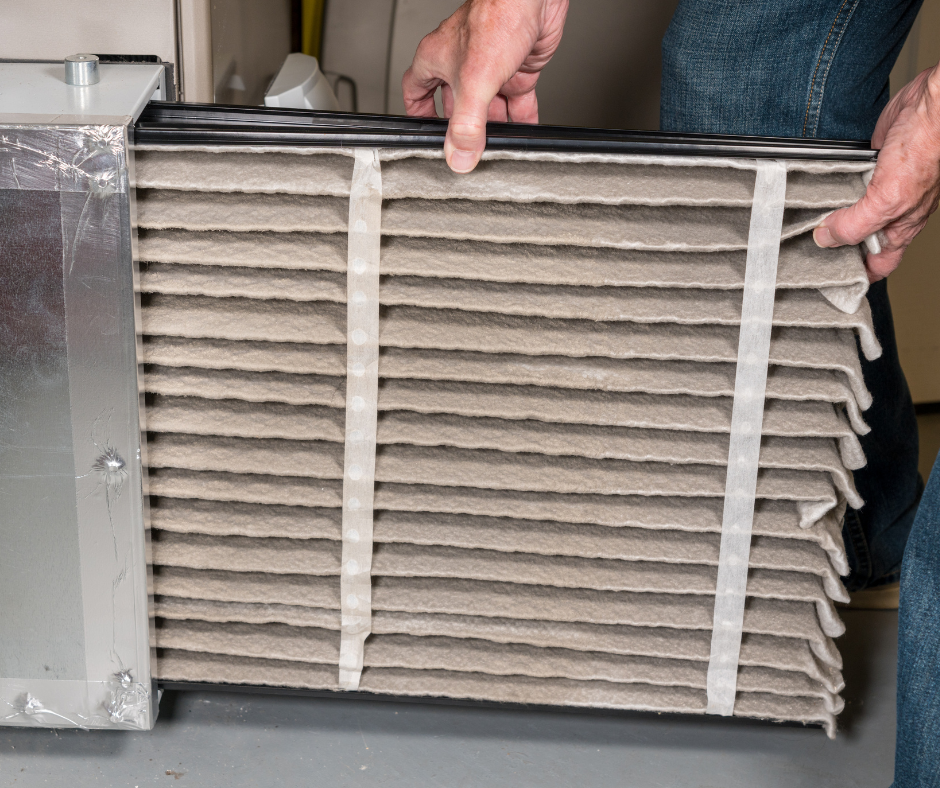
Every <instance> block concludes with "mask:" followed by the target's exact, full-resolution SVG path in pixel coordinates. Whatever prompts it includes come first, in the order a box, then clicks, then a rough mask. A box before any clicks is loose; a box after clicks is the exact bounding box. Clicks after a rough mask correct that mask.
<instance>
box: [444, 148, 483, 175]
mask: <svg viewBox="0 0 940 788" xmlns="http://www.w3.org/2000/svg"><path fill="white" fill-rule="evenodd" d="M449 163H450V168H451V169H452V170H454V172H470V170H472V169H473V168H474V167H476V164H477V157H476V154H475V153H473V152H472V151H468V150H455V151H454V152H453V153H451V154H450V162H449Z"/></svg>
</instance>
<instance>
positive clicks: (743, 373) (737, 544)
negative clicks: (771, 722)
mask: <svg viewBox="0 0 940 788" xmlns="http://www.w3.org/2000/svg"><path fill="white" fill-rule="evenodd" d="M786 189H787V168H786V165H785V164H784V163H782V162H777V161H764V162H760V163H759V164H758V167H757V177H756V180H755V183H754V202H753V205H752V207H751V225H750V230H749V232H748V242H747V263H746V269H745V273H744V301H743V304H742V306H741V333H740V336H739V339H738V359H737V369H736V372H735V380H734V404H733V406H732V409H731V443H730V446H729V448H728V476H727V478H726V481H725V502H724V511H723V514H722V522H721V546H720V551H719V554H718V584H717V588H716V592H715V613H714V623H713V625H712V641H711V655H710V657H709V661H708V677H707V683H706V691H707V697H708V706H707V708H706V712H707V713H708V714H720V715H722V716H730V715H731V714H732V713H733V711H734V701H735V695H736V692H737V680H738V659H739V656H740V652H741V634H742V631H743V626H744V602H745V596H746V592H747V574H748V571H747V570H748V560H749V557H750V551H751V528H752V525H753V521H754V499H755V494H756V490H757V462H758V458H759V455H760V443H761V425H762V422H763V419H764V393H765V389H766V386H767V362H768V359H769V356H770V330H771V324H772V322H773V314H774V293H775V289H776V282H777V258H778V257H779V253H780V234H781V230H782V227H783V207H784V198H785V196H786Z"/></svg>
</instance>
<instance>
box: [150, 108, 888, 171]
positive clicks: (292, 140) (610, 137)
mask: <svg viewBox="0 0 940 788" xmlns="http://www.w3.org/2000/svg"><path fill="white" fill-rule="evenodd" d="M486 130H487V136H486V147H487V149H488V150H514V151H540V152H564V153H612V154H613V153H632V154H647V155H658V154H662V155H673V156H721V157H742V158H752V159H753V158H775V159H825V160H837V161H862V162H864V161H874V160H875V158H876V157H877V155H878V153H877V151H874V150H872V149H871V146H870V145H869V144H868V143H867V142H859V141H851V140H817V139H790V138H786V137H745V136H734V135H721V134H683V133H679V132H668V131H614V130H610V129H591V128H577V127H572V126H533V125H529V124H523V123H489V124H487V127H486ZM446 132H447V121H446V120H441V119H440V118H410V117H401V116H397V115H359V114H352V113H344V112H319V111H315V110H299V109H280V108H274V107H241V106H228V105H224V104H188V103H174V102H163V101H151V102H150V103H149V104H148V105H147V106H146V108H145V109H144V111H143V113H142V114H141V116H140V118H139V119H138V120H137V123H136V125H135V128H134V139H135V142H136V143H137V144H141V145H154V144H156V145H257V146H281V145H283V146H290V145H305V146H319V147H326V146H329V147H370V148H442V147H443V146H444V135H445V133H446Z"/></svg>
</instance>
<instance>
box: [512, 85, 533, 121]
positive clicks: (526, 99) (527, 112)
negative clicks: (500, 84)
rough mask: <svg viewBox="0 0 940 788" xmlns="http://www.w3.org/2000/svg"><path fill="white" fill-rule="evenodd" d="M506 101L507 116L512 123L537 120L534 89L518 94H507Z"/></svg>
mask: <svg viewBox="0 0 940 788" xmlns="http://www.w3.org/2000/svg"><path fill="white" fill-rule="evenodd" d="M506 103H507V105H508V108H509V118H510V120H512V122H513V123H538V122H539V102H538V99H536V97H535V90H534V89H533V90H529V91H526V92H525V93H521V94H519V95H518V96H509V98H508V99H507V101H506Z"/></svg>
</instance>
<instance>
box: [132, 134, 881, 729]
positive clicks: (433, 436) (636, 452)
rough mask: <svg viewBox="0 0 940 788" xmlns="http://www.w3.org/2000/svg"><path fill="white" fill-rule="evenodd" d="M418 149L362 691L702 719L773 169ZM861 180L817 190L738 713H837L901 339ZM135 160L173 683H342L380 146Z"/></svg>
mask: <svg viewBox="0 0 940 788" xmlns="http://www.w3.org/2000/svg"><path fill="white" fill-rule="evenodd" d="M390 158H391V160H386V161H384V162H383V164H382V180H383V199H384V202H383V213H382V234H383V236H382V257H381V268H380V270H381V272H382V281H381V287H380V301H381V304H382V306H381V321H380V347H381V354H380V363H379V376H380V382H379V398H378V411H379V416H378V432H377V436H376V438H377V444H378V448H377V456H376V493H375V507H376V513H375V526H374V552H373V567H372V587H373V592H372V606H373V626H372V635H371V636H370V637H369V639H368V640H367V642H366V647H365V655H364V664H365V668H364V671H363V674H362V681H361V684H360V689H361V690H363V691H367V692H376V693H390V694H396V695H406V696H438V697H451V698H461V699H476V700H485V701H499V702H515V703H529V704H550V705H558V704H561V705H571V706H590V707H600V708H625V709H640V710H655V711H661V712H663V711H669V712H687V713H703V712H704V710H705V676H706V671H707V665H708V657H709V642H710V628H711V621H712V607H713V604H714V590H715V582H716V572H717V563H718V545H719V538H720V530H721V516H722V500H723V495H724V484H725V475H726V467H727V462H728V440H729V438H728V433H729V430H730V424H731V406H732V401H733V394H734V374H735V359H736V352H737V340H738V325H739V323H740V312H741V293H742V288H743V280H744V264H745V257H746V248H747V232H748V223H749V213H750V201H751V192H752V190H753V184H754V173H753V170H748V169H746V168H737V167H721V166H717V165H715V166H667V165H666V164H650V163H630V162H629V161H624V160H619V159H618V160H614V159H612V160H611V161H610V162H605V161H592V162H583V161H577V160H574V159H573V160H571V161H545V162H542V161H527V160H524V158H525V157H520V160H512V159H511V158H510V159H506V158H503V159H501V160H497V161H493V160H489V161H484V162H483V164H482V165H481V167H480V168H479V169H478V170H477V171H476V172H474V173H473V174H472V175H471V176H469V177H457V176H454V175H453V174H452V173H450V171H449V170H448V169H447V168H446V166H445V165H444V164H443V162H442V161H441V160H440V159H439V158H435V157H429V156H427V155H422V156H409V155H400V156H397V157H390ZM855 169H856V171H851V170H852V168H849V167H841V166H840V165H838V164H837V163H832V164H830V165H823V166H815V167H813V168H807V170H806V171H798V172H791V173H790V176H789V180H788V186H787V195H786V201H787V203H786V206H787V207H786V212H785V217H784V241H783V243H782V245H781V252H780V263H779V274H778V292H777V298H776V303H775V309H774V329H773V336H772V341H771V350H770V362H771V367H770V369H769V373H768V382H767V401H766V406H765V413H764V425H763V439H762V446H761V453H760V470H759V474H758V485H757V496H758V501H757V508H756V512H755V518H754V538H753V541H752V548H751V568H750V574H749V579H748V588H747V593H748V602H747V606H746V611H745V620H744V631H745V635H744V640H743V642H742V649H741V660H740V665H741V668H740V671H739V676H738V697H737V702H736V705H735V714H738V715H741V716H750V717H763V718H771V719H779V720H792V721H800V722H804V723H811V724H819V725H823V726H824V727H826V728H827V730H828V731H829V732H830V733H832V732H833V731H834V727H835V717H836V715H837V714H838V713H839V711H840V710H841V708H842V701H841V699H840V698H839V694H838V693H839V692H840V691H841V689H842V687H843V681H842V678H841V674H840V668H841V657H840V656H839V653H838V650H837V648H836V646H835V644H834V642H833V638H835V637H837V636H838V635H840V634H841V633H842V631H843V629H844V627H843V625H842V623H841V621H840V620H839V617H838V614H837V612H836V608H835V605H834V603H835V602H837V601H845V600H846V599H847V595H846V593H845V590H844V588H843V586H842V584H841V581H840V575H843V574H845V573H847V571H848V565H847V561H846V556H845V549H844V546H843V544H842V539H841V529H840V523H841V518H842V515H843V513H844V511H845V507H846V506H847V505H850V506H853V507H858V506H861V505H862V504H863V501H862V500H861V498H860V497H859V495H858V492H857V490H856V488H855V485H854V482H853V479H852V470H853V469H857V468H860V467H862V466H863V465H864V463H865V458H864V456H863V454H862V450H861V446H860V444H859V441H858V435H859V434H864V433H865V432H866V431H867V429H868V428H867V426H866V424H865V421H864V416H863V411H864V410H865V409H866V408H868V407H869V405H870V404H871V395H870V394H869V393H868V391H867V389H866V387H865V383H864V380H863V378H862V374H861V368H860V363H859V352H861V353H862V354H864V355H865V356H866V357H868V358H876V357H877V356H878V355H879V354H880V352H881V350H880V346H879V344H878V340H877V337H875V335H874V332H873V329H872V322H871V314H870V311H869V309H868V304H867V301H866V299H865V292H866V289H867V278H866V276H865V271H864V267H863V264H862V258H861V255H860V253H859V251H858V250H857V249H854V248H848V249H835V250H823V249H819V248H817V247H816V246H815V244H813V243H812V240H811V238H810V236H809V234H808V230H810V229H811V228H812V227H813V226H814V225H815V223H816V222H817V221H818V220H819V218H820V217H821V216H823V215H825V214H826V213H827V212H829V211H831V210H833V209H835V208H838V207H841V206H844V205H849V204H851V203H852V202H854V201H855V200H856V199H858V197H859V196H860V195H861V194H862V193H863V192H864V182H863V180H862V176H861V174H860V173H859V172H858V171H857V168H855ZM136 172H137V187H138V193H137V209H138V222H139V228H140V229H139V254H140V259H141V278H140V289H141V298H142V326H143V341H142V347H143V360H144V362H145V364H146V367H145V375H144V378H143V382H144V389H145V395H146V403H147V407H146V427H147V430H148V445H147V459H148V464H149V466H150V492H151V494H152V505H151V525H152V535H153V564H154V577H153V584H154V585H153V592H154V595H155V612H156V615H157V627H156V645H157V647H158V648H159V649H160V652H159V653H160V657H159V660H158V663H157V674H158V675H159V676H160V677H162V678H164V679H170V680H183V681H208V682H222V683H236V684H239V683H241V684H255V685H263V686H287V687H297V688H311V689H324V690H327V689H337V686H338V685H337V665H338V659H339V627H340V594H339V573H340V557H341V536H342V510H341V505H342V476H343V440H344V435H345V375H346V352H345V342H346V330H347V329H346V312H345V300H346V279H345V270H346V225H347V222H348V196H349V188H350V187H349V184H350V180H351V176H352V159H351V158H350V157H349V156H348V155H340V154H338V153H330V152H320V153H317V154H316V155H295V154H291V153H286V152H260V151H254V152H252V151H238V152H231V151H227V152H220V151H213V150H208V149H207V150H161V149H157V148H152V149H148V150H139V151H138V152H137V161H136Z"/></svg>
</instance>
